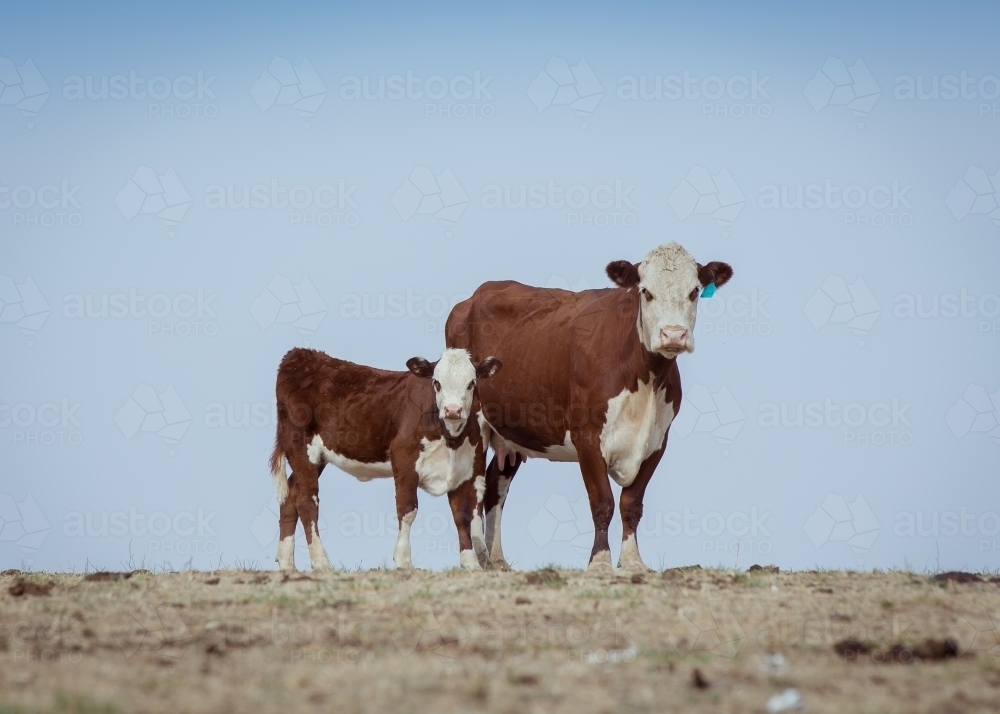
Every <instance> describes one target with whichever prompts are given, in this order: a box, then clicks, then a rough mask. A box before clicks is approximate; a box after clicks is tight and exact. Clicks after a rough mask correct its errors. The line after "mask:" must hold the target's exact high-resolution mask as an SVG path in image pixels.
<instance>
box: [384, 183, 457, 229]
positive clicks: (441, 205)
mask: <svg viewBox="0 0 1000 714" xmlns="http://www.w3.org/2000/svg"><path fill="white" fill-rule="evenodd" d="M468 204H469V197H468V196H467V195H466V194H465V191H464V190H463V189H462V186H461V185H460V184H459V183H458V179H456V178H455V174H453V173H452V172H451V169H449V168H447V167H446V168H445V170H444V171H442V172H441V174H440V175H438V176H435V175H434V173H433V172H432V171H431V170H430V169H428V168H426V167H424V166H417V167H416V168H415V169H413V171H412V172H410V176H409V178H407V179H406V180H405V181H404V182H403V185H402V186H400V187H399V188H398V189H396V192H395V193H394V194H392V205H393V207H394V208H395V209H396V213H398V214H399V217H400V218H402V219H403V220H404V221H408V220H410V219H411V218H412V217H413V216H415V215H417V214H425V215H427V214H429V215H432V216H434V217H435V218H437V219H438V222H439V223H440V224H441V225H442V226H453V225H455V222H456V221H458V219H459V218H461V217H462V212H463V211H465V207H466V206H467V205H468ZM447 235H448V237H451V234H450V233H448V234H447Z"/></svg>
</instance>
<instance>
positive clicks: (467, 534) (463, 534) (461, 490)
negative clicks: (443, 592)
mask: <svg viewBox="0 0 1000 714" xmlns="http://www.w3.org/2000/svg"><path fill="white" fill-rule="evenodd" d="M472 490H473V487H472V481H471V480H469V481H466V482H465V483H463V484H462V485H461V486H459V487H458V488H456V489H455V490H454V491H449V492H448V503H449V505H451V515H452V516H453V517H454V519H455V528H456V529H458V562H459V564H460V565H461V566H462V567H463V568H465V569H466V570H482V566H481V565H480V564H479V558H477V557H476V551H475V550H473V548H472V532H471V524H472V509H471V508H469V503H470V501H471V500H472V498H470V495H471V494H470V491H472Z"/></svg>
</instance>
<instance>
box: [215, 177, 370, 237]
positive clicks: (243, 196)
mask: <svg viewBox="0 0 1000 714" xmlns="http://www.w3.org/2000/svg"><path fill="white" fill-rule="evenodd" d="M357 189H358V185H357V184H355V183H351V182H350V181H348V180H347V179H343V178H341V179H337V180H336V181H335V182H329V183H320V184H307V183H291V184H290V183H289V182H284V181H282V180H279V179H271V180H270V181H269V182H266V183H256V184H242V185H238V186H237V185H235V184H221V183H215V184H211V185H209V186H208V187H207V188H206V189H205V199H204V205H205V208H206V209H208V210H210V211H267V210H271V211H284V212H285V215H287V217H288V225H289V227H290V228H302V229H305V228H327V229H331V230H333V229H337V228H356V227H357V226H358V225H359V224H360V223H361V215H360V213H359V209H358V204H357V202H356V201H355V199H354V192H355V191H357Z"/></svg>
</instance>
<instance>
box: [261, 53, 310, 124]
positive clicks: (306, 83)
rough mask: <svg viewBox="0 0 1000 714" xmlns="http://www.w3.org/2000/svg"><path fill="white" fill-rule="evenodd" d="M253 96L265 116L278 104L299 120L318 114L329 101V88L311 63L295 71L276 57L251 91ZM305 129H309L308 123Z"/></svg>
mask: <svg viewBox="0 0 1000 714" xmlns="http://www.w3.org/2000/svg"><path fill="white" fill-rule="evenodd" d="M250 96H251V97H253V100H254V101H255V102H257V106H258V107H260V110H261V111H262V112H266V111H267V110H268V109H270V108H271V107H273V106H274V105H276V104H277V105H280V106H290V107H292V108H293V109H294V110H295V111H297V112H298V113H299V116H300V117H306V118H308V117H312V116H314V115H315V114H316V112H317V110H318V109H319V105H320V104H322V103H323V100H324V99H325V98H326V85H325V84H323V80H321V79H320V78H319V75H318V74H316V70H315V69H313V66H312V64H311V63H310V62H309V60H308V59H303V60H302V64H300V65H299V66H298V67H292V63H291V62H289V61H288V60H286V59H285V58H284V57H275V58H274V59H273V60H271V64H269V65H268V66H267V69H265V70H264V72H263V74H261V75H260V79H258V80H257V81H256V82H254V83H253V86H252V87H250ZM305 127H306V129H308V128H309V122H306V123H305Z"/></svg>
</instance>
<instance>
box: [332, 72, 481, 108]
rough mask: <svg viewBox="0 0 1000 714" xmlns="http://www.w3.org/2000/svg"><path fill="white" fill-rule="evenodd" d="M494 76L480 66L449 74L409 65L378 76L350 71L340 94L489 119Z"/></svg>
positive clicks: (346, 97) (353, 97)
mask: <svg viewBox="0 0 1000 714" xmlns="http://www.w3.org/2000/svg"><path fill="white" fill-rule="evenodd" d="M493 79H494V76H493V75H491V74H487V73H485V72H483V71H481V70H478V69H477V70H474V71H473V72H472V73H471V74H458V75H451V76H447V77H446V76H444V75H440V74H433V75H430V76H427V77H423V76H420V75H417V74H415V73H414V72H413V70H409V69H408V70H406V72H405V73H397V74H390V75H382V74H380V75H378V76H371V75H367V74H366V75H356V74H349V75H345V76H344V77H341V79H340V98H341V99H343V100H345V101H351V102H357V101H366V102H378V101H390V102H399V101H409V102H419V103H421V104H423V112H424V116H425V117H435V118H439V119H465V118H470V119H477V118H483V119H489V118H491V117H493V116H494V115H495V114H496V106H495V105H494V103H493V95H492V94H491V93H490V89H489V86H490V83H491V82H492V81H493Z"/></svg>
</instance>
